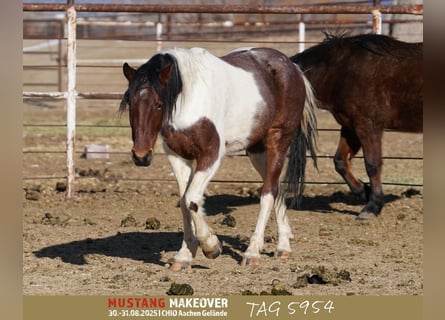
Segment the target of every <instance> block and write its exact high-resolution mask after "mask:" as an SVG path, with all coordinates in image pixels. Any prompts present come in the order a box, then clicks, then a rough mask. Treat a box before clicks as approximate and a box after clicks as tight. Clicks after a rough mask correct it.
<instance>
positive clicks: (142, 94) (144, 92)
mask: <svg viewBox="0 0 445 320" xmlns="http://www.w3.org/2000/svg"><path fill="white" fill-rule="evenodd" d="M146 93H147V88H144V89H142V90H141V91H139V97H143V96H144V95H145V94H146Z"/></svg>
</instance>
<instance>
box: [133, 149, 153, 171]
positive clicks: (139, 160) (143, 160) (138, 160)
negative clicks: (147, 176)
mask: <svg viewBox="0 0 445 320" xmlns="http://www.w3.org/2000/svg"><path fill="white" fill-rule="evenodd" d="M131 153H132V156H133V162H134V164H135V165H137V166H140V167H148V166H149V165H150V164H151V159H152V158H153V150H150V151H148V152H147V153H146V154H145V155H143V156H140V155H139V154H137V153H136V151H134V149H133V150H131Z"/></svg>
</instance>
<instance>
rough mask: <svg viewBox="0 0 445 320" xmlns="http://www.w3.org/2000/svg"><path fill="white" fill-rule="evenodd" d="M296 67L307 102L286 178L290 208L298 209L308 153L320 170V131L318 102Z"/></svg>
mask: <svg viewBox="0 0 445 320" xmlns="http://www.w3.org/2000/svg"><path fill="white" fill-rule="evenodd" d="M295 66H296V67H297V69H298V71H299V72H300V75H301V77H302V78H303V80H304V86H305V88H306V100H305V102H304V109H303V115H302V118H301V122H300V127H299V128H298V129H297V131H296V132H295V136H294V139H293V140H292V143H291V145H290V148H289V161H288V164H287V170H286V175H285V178H284V181H285V184H286V185H287V195H288V196H290V197H291V198H292V200H291V203H290V205H289V206H290V207H294V206H295V205H297V207H298V206H299V205H300V202H301V198H302V196H303V191H304V183H305V171H306V152H307V151H309V153H310V156H311V158H312V161H313V164H314V167H315V168H316V169H317V170H318V165H317V155H316V150H317V138H318V131H317V118H316V117H315V107H316V105H317V100H316V97H315V95H314V91H313V89H312V85H311V84H310V82H309V80H308V79H307V78H306V77H305V76H304V74H303V72H302V71H301V70H300V68H299V67H298V66H297V65H295Z"/></svg>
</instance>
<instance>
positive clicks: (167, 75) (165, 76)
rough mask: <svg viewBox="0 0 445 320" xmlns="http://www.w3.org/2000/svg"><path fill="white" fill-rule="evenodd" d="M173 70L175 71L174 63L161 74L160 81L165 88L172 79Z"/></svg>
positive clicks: (163, 69) (168, 65) (167, 66)
mask: <svg viewBox="0 0 445 320" xmlns="http://www.w3.org/2000/svg"><path fill="white" fill-rule="evenodd" d="M172 70H173V62H170V63H169V64H167V65H166V66H165V67H164V68H162V70H161V71H160V72H159V81H160V82H161V86H162V87H163V88H165V87H166V86H167V82H168V79H169V78H170V74H171V72H172Z"/></svg>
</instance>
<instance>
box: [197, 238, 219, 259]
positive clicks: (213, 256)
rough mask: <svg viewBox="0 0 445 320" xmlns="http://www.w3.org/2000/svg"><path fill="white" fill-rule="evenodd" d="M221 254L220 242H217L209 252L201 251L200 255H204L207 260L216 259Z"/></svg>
mask: <svg viewBox="0 0 445 320" xmlns="http://www.w3.org/2000/svg"><path fill="white" fill-rule="evenodd" d="M221 252H222V245H221V242H219V241H218V244H217V245H216V246H215V247H213V248H212V249H210V250H204V249H202V253H204V255H205V256H206V258H208V259H216V258H218V257H219V255H220V254H221Z"/></svg>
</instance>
